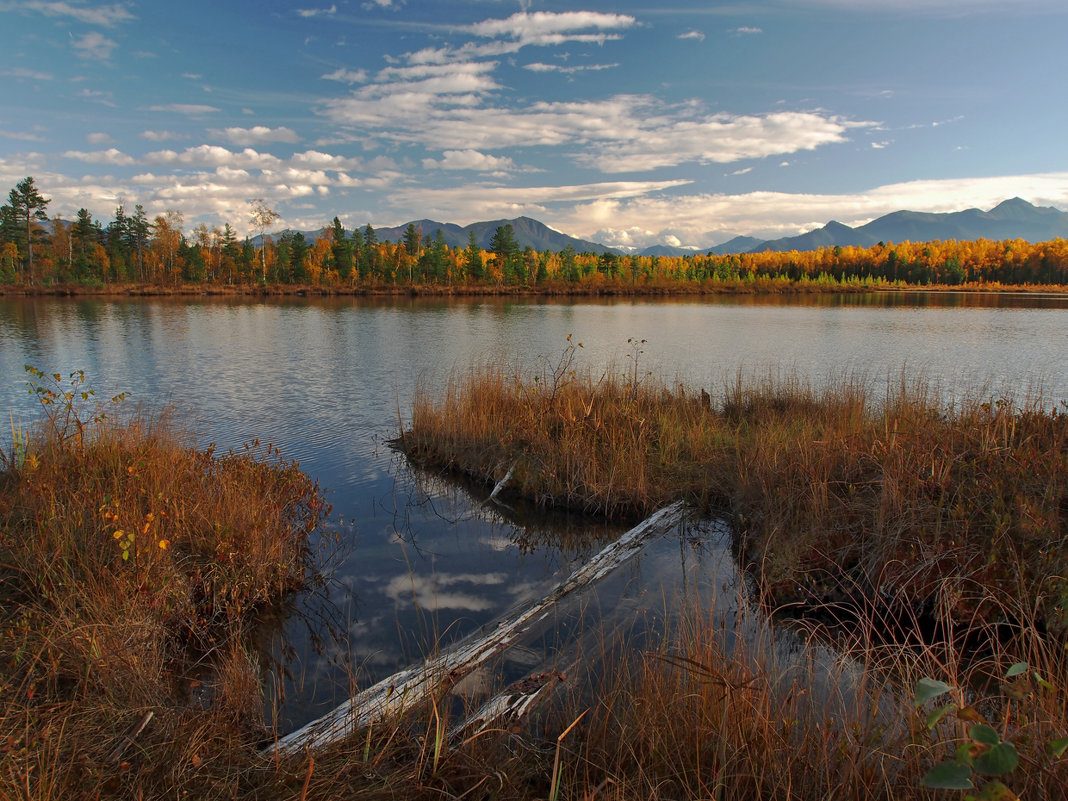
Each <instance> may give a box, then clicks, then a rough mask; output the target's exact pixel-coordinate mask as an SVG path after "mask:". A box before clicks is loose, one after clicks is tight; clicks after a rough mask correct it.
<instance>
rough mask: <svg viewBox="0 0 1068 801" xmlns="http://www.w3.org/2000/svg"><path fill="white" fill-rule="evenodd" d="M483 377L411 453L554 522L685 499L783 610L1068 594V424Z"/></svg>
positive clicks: (606, 380) (906, 400)
mask: <svg viewBox="0 0 1068 801" xmlns="http://www.w3.org/2000/svg"><path fill="white" fill-rule="evenodd" d="M572 357H573V352H571V350H570V348H569V350H568V351H567V352H565V355H564V358H563V360H562V361H561V362H560V363H558V364H557V365H555V366H553V367H551V368H544V369H542V370H541V371H540V372H539V373H537V374H533V375H516V374H515V373H509V372H506V371H505V370H503V369H501V368H500V367H497V366H492V365H491V366H483V367H479V368H476V369H474V370H472V371H471V372H470V373H467V374H464V375H460V376H456V377H454V378H453V380H452V381H451V382H450V384H449V386H448V388H447V390H446V393H445V395H444V397H442V398H441V399H440V400H438V399H431V398H429V397H427V395H426V394H425V393H422V394H420V395H419V396H418V397H417V398H416V400H415V402H414V408H413V417H412V423H411V426H410V428H409V430H407V431H405V432H404V434H403V436H402V438H401V447H402V448H403V449H404V450H405V452H406V453H407V454H408V455H409V457H410V458H412V459H413V460H415V461H417V462H420V463H422V464H424V465H428V466H430V467H433V468H438V469H449V470H456V471H459V472H462V473H464V474H467V475H470V476H473V477H475V478H477V479H479V480H481V481H485V482H493V481H496V480H499V479H500V478H501V477H502V476H503V475H504V473H505V471H506V470H507V469H508V468H509V467H510V466H512V465H514V466H515V471H514V473H513V476H512V479H511V482H510V485H509V486H510V488H511V489H512V490H513V491H514V492H516V493H518V494H520V495H523V496H525V497H528V498H533V499H536V500H538V501H540V502H541V503H543V504H545V505H559V506H571V507H578V508H581V509H583V510H584V511H593V512H598V513H602V514H606V515H608V516H610V517H623V518H632V517H640V516H642V515H645V514H648V513H649V512H651V511H652V510H654V509H655V508H657V507H659V506H661V505H663V504H665V503H667V502H670V501H672V500H675V499H677V498H680V497H683V498H688V499H690V500H691V501H693V502H694V503H695V504H697V505H698V506H701V507H705V508H709V507H718V508H719V509H722V510H725V511H728V512H729V513H730V514H731V515H732V517H733V519H734V521H735V523H736V527H737V530H738V532H739V534H740V536H741V537H742V538H743V540H744V552H745V556H746V557H747V558H748V559H749V560H750V562H752V563H753V564H754V565H755V567H756V568H757V570H756V574H757V575H758V577H759V579H760V585H761V590H762V592H763V593H764V595H765V597H766V599H767V600H768V601H769V602H770V603H771V604H772V605H774V606H781V605H785V604H825V603H828V602H836V603H840V602H845V601H853V602H860V601H863V600H864V599H867V600H868V601H874V602H877V603H878V605H880V606H882V607H885V606H887V605H890V606H893V607H898V608H899V611H901V612H916V611H920V610H923V611H928V612H929V611H931V610H932V609H933V608H934V605H935V604H936V603H943V604H948V606H949V608H950V609H951V612H952V614H951V617H952V618H953V619H954V620H955V621H958V622H965V621H967V620H969V619H970V618H971V617H973V616H976V615H978V616H979V617H981V618H984V619H989V618H990V617H992V616H997V615H999V614H1001V613H1002V612H1004V610H1005V609H1006V608H1008V607H1007V604H1008V602H1009V601H1012V600H1013V599H1018V598H1024V599H1028V602H1029V603H1030V604H1032V605H1033V606H1034V610H1035V611H1037V616H1038V618H1039V619H1040V620H1041V621H1042V622H1043V625H1050V626H1055V625H1060V623H1061V618H1062V617H1063V612H1064V610H1063V603H1064V599H1065V595H1066V593H1068V589H1066V584H1065V581H1064V576H1065V566H1066V565H1068V550H1066V547H1068V546H1066V540H1065V536H1064V534H1065V531H1066V524H1068V415H1065V414H1063V413H1059V412H1057V411H1055V410H1053V411H1051V410H1048V409H1044V408H1043V407H1042V406H1041V404H1040V403H1039V402H1028V403H1024V404H1017V403H1015V402H1013V401H1012V400H1004V399H1002V400H997V401H993V402H990V401H986V400H978V399H976V400H971V401H958V402H956V403H954V404H946V403H943V402H941V401H940V400H939V399H938V398H936V397H932V396H931V394H930V393H929V391H928V390H927V388H926V387H925V386H923V385H909V384H907V383H905V382H901V383H900V384H898V385H896V386H888V387H887V388H886V389H885V390H884V391H883V392H882V393H881V394H880V395H878V396H874V395H873V391H872V389H871V387H870V386H869V385H868V384H867V383H865V382H862V381H857V380H848V379H847V380H842V381H840V382H838V383H837V384H836V385H834V386H831V387H830V388H827V389H819V390H817V389H813V388H811V387H809V386H806V385H804V384H803V383H801V382H800V381H796V380H793V381H791V380H787V381H782V380H779V381H773V380H770V379H769V380H766V381H745V380H743V379H741V378H739V379H738V380H737V381H736V382H734V383H733V384H732V385H730V386H728V387H727V388H726V389H725V390H724V391H723V392H722V393H720V394H719V397H718V398H717V399H716V401H715V402H714V403H713V402H712V398H711V397H710V396H709V395H708V394H707V393H704V392H698V393H694V392H693V391H690V390H687V389H685V388H683V387H668V386H665V385H664V384H663V383H661V382H658V381H656V380H655V379H653V378H652V377H650V376H648V375H645V374H642V373H641V372H640V371H639V370H638V369H637V361H636V360H635V361H634V362H632V363H630V364H629V365H628V368H629V369H626V370H608V371H606V372H605V373H604V374H603V375H599V376H598V375H595V374H590V373H585V374H582V375H576V373H575V372H574V371H573V370H572V369H571V360H572Z"/></svg>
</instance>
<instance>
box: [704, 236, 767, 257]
mask: <svg viewBox="0 0 1068 801" xmlns="http://www.w3.org/2000/svg"><path fill="white" fill-rule="evenodd" d="M763 241H764V240H763V239H757V238H756V237H755V236H736V237H734V239H728V240H727V241H726V242H724V243H723V244H722V245H716V246H715V247H714V248H709V249H708V250H707V251H706V252H707V253H712V254H714V255H716V256H724V255H726V254H728V253H748V252H749V251H750V250H752V249H753V248H755V247H757V246H758V245H760V244H761V243H762V242H763Z"/></svg>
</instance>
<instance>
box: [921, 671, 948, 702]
mask: <svg viewBox="0 0 1068 801" xmlns="http://www.w3.org/2000/svg"><path fill="white" fill-rule="evenodd" d="M952 689H953V688H952V687H950V686H949V685H948V684H946V683H945V682H944V681H939V680H938V679H929V678H927V677H926V676H925V677H924V678H922V679H920V680H919V681H918V682H916V697H915V699H914V701H913V703H914V704H915V705H916V706H918V707H920V706H923V705H924V704H925V703H926V702H927V701H930V700H931V699H932V698H937V697H938V696H940V695H945V694H946V693H948V692H949V691H950V690H952Z"/></svg>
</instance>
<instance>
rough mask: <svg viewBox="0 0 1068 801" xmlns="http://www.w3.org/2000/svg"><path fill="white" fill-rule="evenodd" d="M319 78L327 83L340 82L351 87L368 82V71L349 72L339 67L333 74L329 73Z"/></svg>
mask: <svg viewBox="0 0 1068 801" xmlns="http://www.w3.org/2000/svg"><path fill="white" fill-rule="evenodd" d="M319 77H320V78H322V79H323V80H326V81H340V82H341V83H347V84H350V85H351V84H354V83H366V82H367V72H366V70H347V69H345V68H344V67H338V68H337V69H336V70H334V71H333V72H329V73H327V74H326V75H320V76H319Z"/></svg>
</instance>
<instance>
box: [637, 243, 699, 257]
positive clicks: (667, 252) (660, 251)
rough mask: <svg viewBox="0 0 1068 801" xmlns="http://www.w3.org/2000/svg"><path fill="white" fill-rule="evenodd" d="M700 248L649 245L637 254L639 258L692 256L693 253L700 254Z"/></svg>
mask: <svg viewBox="0 0 1068 801" xmlns="http://www.w3.org/2000/svg"><path fill="white" fill-rule="evenodd" d="M701 252H702V251H701V249H700V248H679V247H675V246H673V245H650V246H649V247H647V248H645V250H641V251H639V252H638V255H639V256H661V257H671V256H692V255H693V254H694V253H701Z"/></svg>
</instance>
